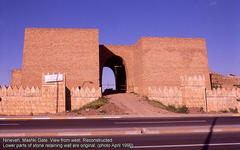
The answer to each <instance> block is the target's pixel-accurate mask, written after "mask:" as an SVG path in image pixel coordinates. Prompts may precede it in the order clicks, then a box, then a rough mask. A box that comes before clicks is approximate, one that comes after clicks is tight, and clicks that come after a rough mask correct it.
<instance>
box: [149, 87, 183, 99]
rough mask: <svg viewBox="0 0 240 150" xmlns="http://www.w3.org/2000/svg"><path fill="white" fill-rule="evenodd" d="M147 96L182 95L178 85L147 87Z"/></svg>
mask: <svg viewBox="0 0 240 150" xmlns="http://www.w3.org/2000/svg"><path fill="white" fill-rule="evenodd" d="M148 93H149V97H152V98H155V97H179V96H182V92H181V89H180V88H178V87H166V86H165V87H148Z"/></svg>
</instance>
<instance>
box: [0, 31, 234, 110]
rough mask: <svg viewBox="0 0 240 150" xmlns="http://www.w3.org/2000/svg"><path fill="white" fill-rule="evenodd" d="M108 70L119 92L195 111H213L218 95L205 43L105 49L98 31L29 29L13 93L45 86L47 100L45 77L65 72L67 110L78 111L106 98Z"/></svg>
mask: <svg viewBox="0 0 240 150" xmlns="http://www.w3.org/2000/svg"><path fill="white" fill-rule="evenodd" d="M103 67H109V68H111V69H112V70H113V72H114V74H115V79H116V90H117V92H135V93H138V94H140V95H143V96H149V97H151V98H152V99H156V100H159V99H162V101H166V100H167V99H168V98H170V97H172V98H173V99H172V100H174V101H175V100H176V101H177V103H176V104H179V105H182V104H184V105H187V106H190V107H191V106H194V107H195V106H196V107H197V106H201V107H207V102H206V101H207V99H206V97H207V93H211V94H212V92H207V90H211V89H210V87H211V86H210V78H209V68H208V57H207V50H206V42H205V39H201V38H161V37H141V38H140V39H139V40H138V41H137V42H136V43H135V44H134V45H100V44H99V33H98V30H97V29H64V28H26V30H25V40H24V49H23V61H22V68H21V69H15V70H12V81H11V87H10V88H13V87H16V89H18V90H19V87H22V88H23V89H25V88H26V87H42V89H40V91H41V93H40V94H41V95H38V96H39V97H40V96H43V95H46V94H44V86H43V82H42V78H43V76H42V75H43V74H46V73H52V74H54V73H59V72H61V73H63V74H64V76H65V80H64V84H65V85H66V89H65V91H66V93H65V96H66V99H65V101H66V103H65V105H64V106H63V105H61V107H62V106H63V107H65V110H67V109H68V110H70V109H77V108H79V107H81V106H82V105H84V104H86V103H88V102H90V101H92V100H94V99H96V98H97V97H100V96H101V86H102V85H101V81H102V71H103ZM154 87H157V90H156V89H155V88H154ZM164 87H165V93H164V92H163V93H162V94H161V92H160V91H161V90H160V89H161V88H163V89H164ZM172 87H173V89H174V90H170V89H171V88H172ZM1 91H7V90H6V89H4V90H2V88H1V89H0V96H1ZM10 91H11V90H10ZM171 91H175V92H176V93H175V94H174V92H171ZM168 92H170V93H169V94H167V95H166V93H168ZM236 93H238V92H236ZM5 94H6V92H5ZM212 95H213V94H212ZM235 95H237V94H235ZM5 96H7V95H5ZM194 97H195V98H194ZM3 99H4V98H3ZM233 99H234V98H233ZM165 103H166V104H168V103H171V102H170V101H166V102H165ZM234 104H235V102H234ZM2 108H3V107H2ZM59 110H61V111H64V109H63V108H59ZM205 110H207V108H206V109H205ZM28 113H29V112H28Z"/></svg>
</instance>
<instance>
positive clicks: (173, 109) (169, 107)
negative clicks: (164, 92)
mask: <svg viewBox="0 0 240 150" xmlns="http://www.w3.org/2000/svg"><path fill="white" fill-rule="evenodd" d="M167 110H169V111H172V112H176V111H177V108H176V107H175V106H174V105H168V106H167Z"/></svg>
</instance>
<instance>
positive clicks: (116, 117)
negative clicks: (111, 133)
mask: <svg viewBox="0 0 240 150" xmlns="http://www.w3.org/2000/svg"><path fill="white" fill-rule="evenodd" d="M174 117H176V118H179V117H240V113H238V114H207V115H206V114H191V115H189V114H175V115H164V116H135V115H132V116H125V115H124V116H69V117H65V116H52V117H44V116H43V117H28V116H23V117H18V116H13V117H11V116H10V117H0V120H57V119H119V118H174Z"/></svg>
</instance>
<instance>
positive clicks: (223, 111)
mask: <svg viewBox="0 0 240 150" xmlns="http://www.w3.org/2000/svg"><path fill="white" fill-rule="evenodd" d="M220 112H222V113H228V111H227V110H226V109H224V110H221V111H220Z"/></svg>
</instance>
